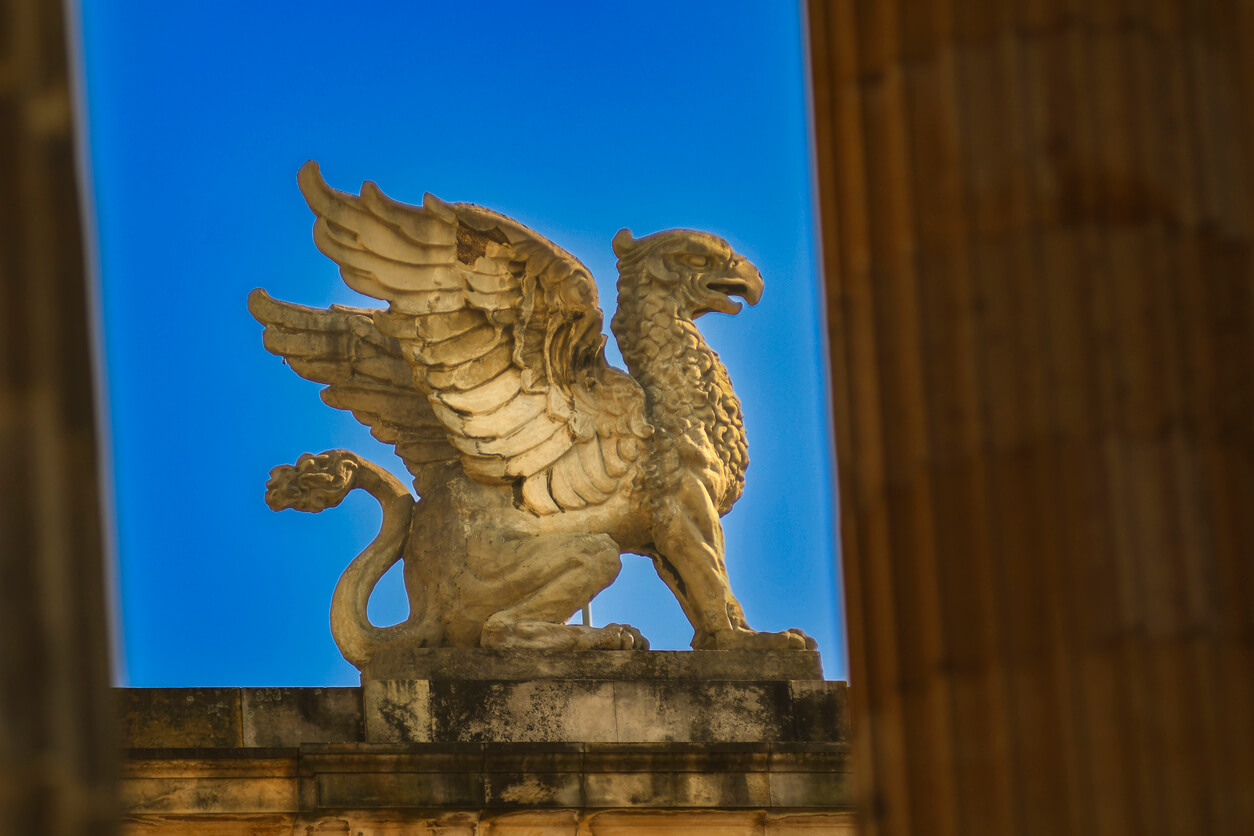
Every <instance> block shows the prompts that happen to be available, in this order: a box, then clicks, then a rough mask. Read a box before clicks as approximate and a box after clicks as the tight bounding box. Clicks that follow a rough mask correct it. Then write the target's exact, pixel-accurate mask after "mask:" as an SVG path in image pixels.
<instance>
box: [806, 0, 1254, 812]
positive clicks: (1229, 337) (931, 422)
mask: <svg viewBox="0 0 1254 836" xmlns="http://www.w3.org/2000/svg"><path fill="white" fill-rule="evenodd" d="M808 10H809V24H810V44H811V61H812V77H813V95H814V117H815V129H816V143H817V161H818V176H819V194H820V216H821V217H820V223H821V230H822V241H823V247H824V269H825V273H826V286H827V290H828V319H829V327H830V334H831V355H832V368H833V384H834V398H835V404H834V409H835V415H836V422H837V426H836V435H837V455H838V459H839V478H840V495H841V536H842V547H843V555H842V559H843V564H844V573H845V582H846V598H847V607H848V621H849V637H850V638H849V640H850V658H851V666H852V670H851V676H850V679H851V683H850V684H851V695H852V698H853V700H854V722H855V735H856V737H857V748H856V758H857V760H856V767H855V768H856V777H857V780H858V781H859V784H860V787H861V789H860V793H861V803H862V813H863V816H864V832H865V833H867V834H907V833H912V834H929V836H930V835H931V834H938V836H939V835H940V834H962V836H972V835H973V834H998V836H1001V835H1002V834H1009V833H1029V834H1030V833H1040V834H1062V833H1074V834H1081V833H1083V834H1134V833H1135V834H1155V833H1172V834H1176V833H1178V834H1198V833H1215V834H1221V833H1222V834H1229V833H1230V834H1245V833H1251V832H1254V269H1252V268H1254V263H1252V261H1251V233H1252V229H1251V223H1252V218H1251V201H1252V200H1254V177H1252V167H1251V163H1252V159H1251V157H1252V155H1254V130H1252V127H1251V120H1252V119H1254V8H1252V7H1251V5H1250V4H1249V3H1243V2H1237V0H1208V2H1190V0H1157V2H1147V3H1116V2H1112V1H1111V0H1089V2H1073V3H1051V2H1047V0H1038V2H1020V3H1010V2H1006V3H1002V2H952V0H951V1H950V2H946V1H945V0H810V2H809V4H808Z"/></svg>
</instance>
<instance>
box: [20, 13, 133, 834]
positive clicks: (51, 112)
mask: <svg viewBox="0 0 1254 836" xmlns="http://www.w3.org/2000/svg"><path fill="white" fill-rule="evenodd" d="M69 83H70V82H69V80H68V69H67V55H66V31H65V21H64V19H63V11H62V6H61V4H60V3H59V2H55V0H54V1H53V2H43V0H0V480H2V481H0V485H3V487H0V821H3V825H4V832H6V833H22V834H26V833H30V834H43V833H56V834H88V833H107V832H109V831H111V830H112V829H113V821H112V819H113V816H114V813H115V808H114V806H113V786H114V784H113V779H114V769H115V766H114V765H115V761H116V755H115V752H114V750H113V747H112V740H113V728H112V724H113V722H114V720H113V716H114V711H113V704H112V695H111V694H109V693H108V691H107V686H108V681H109V661H108V632H107V627H106V616H105V611H106V610H105V594H104V589H105V585H104V583H103V574H102V572H103V565H102V564H103V561H102V547H101V525H100V513H101V512H100V497H99V492H98V482H97V477H98V473H97V457H96V427H95V415H94V406H93V393H92V363H91V350H92V346H91V340H90V336H89V328H88V321H89V318H88V302H87V300H88V294H87V284H86V275H85V267H84V256H83V242H82V226H81V221H80V215H79V211H80V209H79V196H78V184H77V174H76V170H75V168H76V167H75V146H74V132H75V126H74V115H73V107H72V99H71V95H70V89H69Z"/></svg>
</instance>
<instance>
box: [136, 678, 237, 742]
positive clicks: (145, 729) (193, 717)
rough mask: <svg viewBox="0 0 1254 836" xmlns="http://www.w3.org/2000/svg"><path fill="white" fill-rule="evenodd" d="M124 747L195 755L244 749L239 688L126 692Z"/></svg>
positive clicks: (151, 689) (139, 689)
mask: <svg viewBox="0 0 1254 836" xmlns="http://www.w3.org/2000/svg"><path fill="white" fill-rule="evenodd" d="M115 693H116V694H117V696H118V701H119V703H120V705H119V713H120V715H121V729H122V745H123V746H127V747H131V748H136V749H143V748H166V749H175V748H182V749H195V748H201V747H215V746H242V745H243V743H244V733H243V723H242V721H241V716H240V692H239V689H238V688H120V689H118V690H117V691H116V692H115Z"/></svg>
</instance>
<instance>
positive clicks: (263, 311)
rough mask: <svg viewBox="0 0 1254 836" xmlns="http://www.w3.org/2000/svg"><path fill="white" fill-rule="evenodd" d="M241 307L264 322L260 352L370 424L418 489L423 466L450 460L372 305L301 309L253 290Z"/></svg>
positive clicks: (450, 450)
mask: <svg viewBox="0 0 1254 836" xmlns="http://www.w3.org/2000/svg"><path fill="white" fill-rule="evenodd" d="M248 310H249V311H250V312H251V313H252V315H253V316H254V317H256V318H257V320H258V321H259V322H261V323H262V324H263V325H265V326H266V330H265V333H264V336H263V340H264V344H265V347H266V349H267V350H268V351H270V352H272V353H274V354H278V355H281V356H282V357H284V358H286V359H287V361H288V363H290V364H291V366H292V369H293V370H295V372H296V373H297V374H299V375H300V376H301V377H303V378H305V379H306V380H312V381H315V382H317V383H324V384H326V385H327V388H325V389H323V390H322V400H323V401H325V402H326V403H327V404H328V405H329V406H333V407H336V408H337V409H347V410H350V411H352V413H353V417H355V418H356V419H357V420H358V421H360V422H362V423H363V424H365V425H366V426H368V427H369V428H370V434H371V435H373V436H374V437H375V438H377V439H379V440H380V441H382V442H384V443H385V444H393V445H395V446H396V452H397V454H398V455H399V456H400V457H401V459H402V460H404V462H405V466H406V467H407V468H408V469H409V472H410V473H412V474H413V475H414V484H415V487H417V488H418V492H419V493H420V494H421V493H422V491H423V487H424V486H423V480H422V477H423V472H424V470H425V469H426V468H427V467H428V466H429V465H434V464H442V463H446V462H452V461H456V460H457V451H456V450H454V449H453V447H452V446H451V445H450V444H449V443H448V439H447V438H446V437H445V434H444V426H443V425H442V424H441V423H440V420H439V419H438V418H437V417H436V416H435V413H434V412H433V411H432V409H431V404H430V402H429V401H428V400H427V397H426V395H424V394H423V393H422V392H419V391H418V390H417V389H415V388H414V384H413V372H412V371H411V370H410V368H409V363H407V362H406V361H405V358H404V356H403V355H402V353H401V347H400V344H399V343H398V342H397V341H396V340H395V339H393V338H391V337H387V336H385V335H383V334H381V333H379V330H378V329H377V328H376V327H375V325H374V319H373V316H374V314H375V313H376V311H372V310H366V309H362V308H349V307H344V306H340V305H335V306H333V307H331V308H330V309H329V310H323V309H320V308H307V307H305V306H303V305H294V304H292V303H290V302H280V301H278V300H276V299H272V298H271V297H270V296H269V294H267V293H266V292H265V291H264V290H261V289H260V288H258V289H257V290H254V291H253V292H252V293H250V294H249V296H248Z"/></svg>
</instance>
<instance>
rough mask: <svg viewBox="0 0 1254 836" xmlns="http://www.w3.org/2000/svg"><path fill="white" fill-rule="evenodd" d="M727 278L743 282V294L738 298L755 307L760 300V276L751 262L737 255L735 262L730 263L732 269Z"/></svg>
mask: <svg viewBox="0 0 1254 836" xmlns="http://www.w3.org/2000/svg"><path fill="white" fill-rule="evenodd" d="M727 275H728V278H736V279H740V280H741V281H743V282H744V292H742V293H738V294H737V295H738V296H740V298H742V299H744V300H745V301H746V302H748V303H749V304H750V305H756V304H757V303H758V302H760V301H761V300H762V290H763V283H762V274H761V273H759V272H758V268H757V267H754V266H753V262H751V261H749V259H747V258H745V257H744V256H742V255H737V256H736V259H735V261H733V262H732V269H731V271H730V272H729V273H728V274H727Z"/></svg>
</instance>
